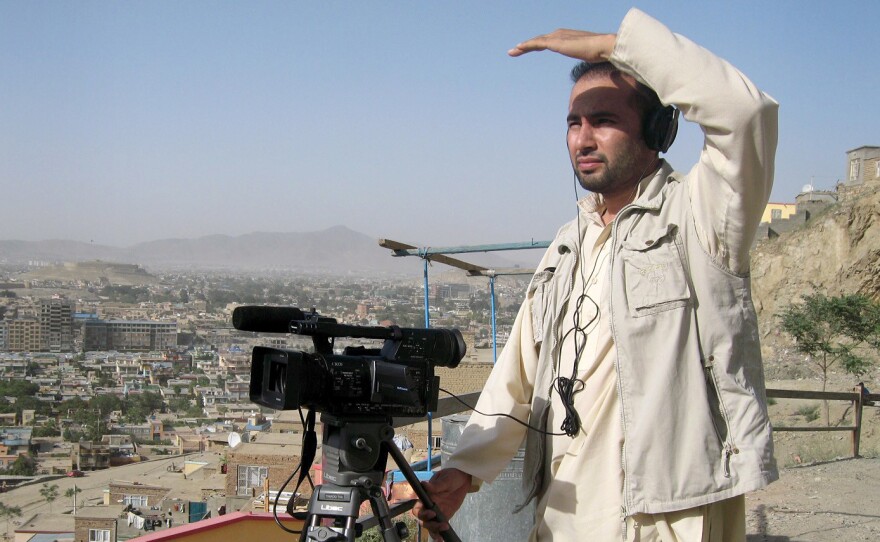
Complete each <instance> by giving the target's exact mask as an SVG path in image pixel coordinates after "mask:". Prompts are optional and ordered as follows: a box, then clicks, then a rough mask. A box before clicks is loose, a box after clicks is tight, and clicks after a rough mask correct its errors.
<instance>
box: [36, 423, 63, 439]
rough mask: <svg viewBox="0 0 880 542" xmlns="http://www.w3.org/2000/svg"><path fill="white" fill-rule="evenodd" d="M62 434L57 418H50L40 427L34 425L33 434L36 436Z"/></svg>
mask: <svg viewBox="0 0 880 542" xmlns="http://www.w3.org/2000/svg"><path fill="white" fill-rule="evenodd" d="M60 434H61V431H59V430H58V425H57V424H56V423H55V420H49V421H47V422H46V423H44V424H43V425H41V426H39V427H34V432H33V436H35V437H57V436H58V435H60Z"/></svg>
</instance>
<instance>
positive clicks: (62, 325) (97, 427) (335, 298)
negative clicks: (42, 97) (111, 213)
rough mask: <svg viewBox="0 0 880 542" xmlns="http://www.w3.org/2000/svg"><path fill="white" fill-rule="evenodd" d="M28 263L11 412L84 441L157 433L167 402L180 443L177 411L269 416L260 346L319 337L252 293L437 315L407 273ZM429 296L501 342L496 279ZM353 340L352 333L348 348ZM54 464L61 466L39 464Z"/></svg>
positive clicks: (412, 318) (445, 316) (479, 343)
mask: <svg viewBox="0 0 880 542" xmlns="http://www.w3.org/2000/svg"><path fill="white" fill-rule="evenodd" d="M104 265H107V264H104ZM16 276H17V275H16V274H15V273H13V272H11V271H9V270H7V271H6V272H5V273H4V274H3V275H0V380H2V383H0V386H2V387H3V388H4V391H3V393H2V397H0V416H2V418H3V419H4V420H5V422H7V425H16V424H23V425H26V426H31V427H33V436H47V437H54V436H60V437H62V438H63V439H64V441H66V442H69V443H72V444H76V445H78V444H79V443H80V442H82V441H89V442H94V443H99V442H100V441H101V438H102V437H103V436H104V435H110V434H128V435H131V436H133V437H134V438H133V439H132V440H133V443H134V444H137V443H140V442H144V441H146V442H152V441H153V438H152V437H153V433H152V431H151V427H150V419H151V418H154V417H155V416H154V415H155V414H159V415H160V416H159V417H164V418H165V420H166V421H165V426H166V431H165V432H164V435H165V438H164V439H163V440H165V441H167V443H169V444H170V443H171V440H172V437H173V436H174V431H173V430H168V428H170V427H173V426H174V424H175V423H181V424H185V425H186V426H188V427H192V428H194V429H195V431H196V432H197V433H198V432H199V431H205V432H207V431H212V432H213V431H214V428H213V427H211V425H212V424H214V423H218V422H219V423H223V424H229V423H232V424H235V423H236V422H238V423H240V424H244V423H246V422H247V420H248V419H249V418H252V417H253V416H255V415H260V414H261V413H260V412H259V410H260V409H259V408H257V407H255V405H254V404H253V403H251V402H250V400H249V397H248V386H249V381H250V368H251V367H250V366H251V358H250V351H251V347H252V346H253V345H263V346H273V347H279V348H288V349H295V350H303V351H308V350H311V348H312V345H311V339H310V338H308V337H300V336H296V335H291V334H281V335H279V334H269V335H267V334H263V335H262V336H260V335H259V334H255V333H251V332H243V331H238V330H235V329H234V328H233V327H232V324H231V313H232V310H233V309H234V308H235V307H236V306H238V305H242V304H254V305H280V306H295V307H300V308H302V309H304V310H311V309H312V308H315V309H316V310H317V312H318V313H320V314H321V315H322V316H328V317H332V318H335V319H337V320H338V321H339V322H340V323H346V324H352V325H363V326H389V325H399V326H402V327H424V321H425V309H424V303H425V293H424V290H423V288H422V286H421V285H420V284H417V283H416V282H413V281H406V280H393V279H386V280H369V279H340V278H327V277H323V278H322V277H318V276H313V277H291V278H282V277H267V278H258V277H253V276H237V275H232V274H230V275H224V274H219V273H205V272H198V273H195V272H193V273H180V272H176V273H171V274H160V275H157V276H156V277H155V281H154V282H152V283H148V284H144V285H139V286H137V285H115V284H112V283H110V282H109V280H108V279H106V278H104V279H103V280H102V281H97V282H90V281H86V280H81V279H77V280H73V281H71V282H62V281H59V280H57V279H52V280H39V279H29V280H21V279H20V278H15V277H16ZM523 289H524V283H523V282H522V280H517V279H513V280H508V281H503V282H499V283H498V285H497V287H496V294H495V295H496V305H497V306H496V318H497V323H496V325H497V336H498V337H499V341H500V342H501V343H502V344H503V341H504V338H505V337H506V335H507V333H508V331H509V327H510V325H511V323H512V320H513V317H514V315H515V311H516V309H517V306H518V303H519V300H521V296H522V295H523ZM428 297H429V307H430V318H431V325H432V326H433V327H454V328H457V329H459V330H461V331H462V334H463V336H464V337H465V338H466V342H467V344H468V348H469V349H471V350H475V349H478V348H488V347H489V346H490V342H491V337H492V323H491V316H492V315H491V307H490V294H489V290H488V287H487V286H486V283H485V281H482V282H481V283H473V284H468V283H466V282H464V281H462V282H458V283H437V284H433V285H432V286H431V287H430V289H429V292H428ZM362 341H363V340H361V342H362ZM352 342H357V341H355V340H354V339H352V340H346V338H340V339H338V340H337V345H336V346H337V349H340V348H343V347H344V346H347V345H348V344H349V343H352ZM472 353H473V352H472ZM86 407H87V408H86ZM162 415H165V416H162ZM24 422H26V423H24ZM38 457H39V456H38ZM18 458H19V454H18V453H16V450H15V449H8V450H6V453H5V454H3V455H2V456H0V462H2V466H3V467H4V468H7V469H10V468H11V467H12V465H13V464H14V463H15V461H16V460H18ZM39 463H40V462H39V461H38V465H39ZM75 467H76V465H75V464H71V465H68V468H67V469H66V470H70V469H74V468H75ZM41 471H43V472H45V471H47V467H39V466H36V469H35V472H41Z"/></svg>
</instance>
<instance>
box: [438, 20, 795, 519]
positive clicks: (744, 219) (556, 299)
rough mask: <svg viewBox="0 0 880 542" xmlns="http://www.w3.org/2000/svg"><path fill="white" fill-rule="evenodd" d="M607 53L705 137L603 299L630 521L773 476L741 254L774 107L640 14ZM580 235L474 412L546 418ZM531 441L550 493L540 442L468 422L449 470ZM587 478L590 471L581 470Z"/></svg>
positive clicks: (645, 216) (531, 469) (507, 427)
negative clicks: (608, 323)
mask: <svg viewBox="0 0 880 542" xmlns="http://www.w3.org/2000/svg"><path fill="white" fill-rule="evenodd" d="M611 61H612V62H613V63H614V64H615V65H617V66H618V67H619V68H621V69H622V70H623V71H626V72H627V73H630V74H632V75H633V76H635V77H636V78H637V79H639V80H640V81H642V82H643V83H645V84H647V85H648V86H650V87H652V88H653V89H655V90H656V91H657V93H658V95H659V96H660V99H661V100H662V101H663V102H664V103H667V104H674V105H676V106H677V107H679V109H680V110H681V112H682V114H683V116H684V117H685V118H686V119H688V120H690V121H693V122H696V123H698V124H699V125H700V126H701V127H702V129H703V132H704V134H705V145H704V149H703V152H702V153H701V156H700V160H699V162H698V163H697V164H696V165H695V166H694V167H693V169H692V170H691V171H690V172H689V173H687V174H685V175H679V174H674V173H673V172H672V169H671V168H670V167H669V166H668V165H666V164H664V166H663V167H662V168H661V169H660V170H659V171H658V172H657V173H656V174H655V175H654V176H653V178H652V179H651V180H650V182H649V183H647V186H646V187H645V190H644V191H643V192H642V194H641V195H640V196H639V198H638V199H637V200H636V201H635V202H634V203H633V204H631V205H630V206H628V207H626V208H625V209H623V210H622V211H621V212H620V213H618V215H617V218H616V220H615V224H614V226H613V233H612V238H611V239H610V240H609V241H608V242H610V243H612V247H611V254H612V263H611V266H610V276H609V277H608V278H607V280H608V281H609V284H610V288H608V289H607V290H608V291H609V293H608V295H609V296H610V306H611V314H610V320H611V326H612V333H613V336H614V342H615V345H616V347H617V358H618V362H617V367H616V369H617V376H618V393H619V398H620V403H621V410H622V411H621V419H622V423H623V432H624V440H625V444H624V449H623V450H622V451H621V466H622V469H623V472H624V503H625V506H624V507H625V510H624V515H632V514H635V513H640V512H641V513H660V512H667V511H672V510H680V509H684V508H690V507H693V506H698V505H702V504H706V503H711V502H716V501H719V500H722V499H725V498H728V497H731V496H735V495H739V494H742V493H744V492H747V491H750V490H754V489H757V488H760V487H762V486H764V485H766V484H767V483H769V482H771V481H773V480H774V479H776V478H777V476H778V475H777V472H776V466H775V463H774V460H773V455H772V438H771V429H770V423H769V419H768V416H767V408H766V399H765V392H764V379H763V368H762V364H761V357H760V348H759V343H758V335H757V322H756V317H755V311H754V307H753V305H752V301H751V294H750V292H751V289H750V285H749V278H748V267H749V259H748V252H749V248H750V245H751V242H752V239H753V238H754V235H755V231H756V229H757V226H758V223H759V221H760V216H761V213H762V212H763V209H764V206H765V204H766V202H767V199H768V196H769V193H770V187H771V185H772V179H773V166H774V154H775V148H776V121H777V107H778V106H777V104H776V102H774V101H773V100H772V99H771V98H770V97H768V96H766V95H765V94H763V93H761V92H760V91H759V90H758V89H757V88H755V87H754V85H753V84H752V83H751V82H750V81H749V80H748V79H746V78H745V76H743V75H742V74H741V73H740V72H738V71H737V70H736V69H735V68H733V67H732V66H731V65H729V64H728V63H727V62H725V61H723V60H721V59H719V58H717V57H716V56H714V55H712V54H711V53H709V52H708V51H706V50H705V49H702V48H700V47H698V46H697V45H695V44H693V43H692V42H690V41H688V40H687V39H686V38H683V37H681V36H678V35H676V34H673V33H671V32H670V31H669V30H668V29H666V28H665V27H664V26H663V25H661V24H660V23H659V22H657V21H655V20H654V19H652V18H650V17H648V16H647V15H645V14H644V13H642V12H640V11H638V10H631V11H630V13H629V14H627V16H626V18H625V19H624V21H623V23H622V24H621V27H620V30H619V32H618V36H617V42H616V46H615V49H614V52H613V55H612V57H611ZM578 251H579V237H578V234H577V232H576V225H575V224H574V223H570V224H567V225H566V226H563V228H562V229H561V230H560V232H559V234H558V235H557V238H556V239H555V240H554V242H553V244H552V245H551V246H550V248H549V249H548V250H547V252H546V254H545V256H544V259H543V260H542V263H541V264H540V266H539V268H538V269H539V271H538V272H537V273H536V275H535V277H534V279H533V281H532V284H531V285H530V287H529V292H528V295H527V298H526V301H525V302H524V304H523V307H522V309H521V310H520V313H519V315H518V317H517V319H516V321H515V323H514V327H513V331H512V333H511V337H510V339H509V341H508V343H507V346H506V347H505V349H504V351H503V352H502V354H501V356H500V358H499V361H498V364H497V366H496V369H495V370H494V371H493V373H492V375H491V376H490V379H489V381H488V382H487V385H486V388H485V390H484V393H483V396H482V397H481V399H480V403H479V404H478V405H477V409H478V410H481V411H483V412H506V413H509V414H511V415H513V416H516V417H518V418H519V419H529V422H530V423H531V424H532V425H533V426H538V427H543V426H544V424H545V421H546V409H547V405H548V401H547V393H548V390H549V386H550V382H551V381H552V379H553V378H554V377H555V376H556V375H554V374H553V366H554V360H555V356H556V355H557V354H558V348H559V343H558V340H557V339H558V338H559V337H560V336H561V332H562V330H560V329H559V328H558V326H557V323H558V322H560V321H561V315H562V314H563V313H564V311H565V307H566V304H567V303H568V296H569V292H570V284H571V280H572V273H573V270H574V263H575V262H576V261H577V256H578ZM524 436H526V437H527V453H526V466H525V469H526V472H525V474H524V482H525V483H526V485H527V489H528V490H529V491H530V495H531V496H534V495H535V494H536V492H537V491H538V490H539V489H540V488H541V486H542V476H543V473H542V472H541V471H542V466H543V461H542V454H543V448H544V444H545V442H544V437H543V436H541V435H540V434H538V433H536V432H533V431H529V432H526V430H525V429H524V428H522V427H521V426H519V425H517V424H515V423H514V422H512V421H510V420H507V419H505V418H498V417H483V416H479V415H474V416H473V417H472V418H471V422H470V423H469V425H468V427H467V428H466V429H465V431H464V433H463V435H462V437H461V440H460V442H459V445H458V447H457V450H456V452H455V454H453V456H452V458H451V459H450V460H449V461H448V462H447V464H446V466H447V467H455V468H459V469H461V470H463V471H465V472H469V473H471V474H472V475H474V476H475V477H476V478H478V479H480V480H492V479H494V478H495V476H497V474H498V473H499V472H500V471H501V470H502V469H503V468H504V466H505V465H506V464H507V462H508V461H509V459H510V457H512V455H513V453H514V452H515V450H516V449H517V448H518V447H519V446H520V444H521V442H522V439H523V437H524ZM584 480H585V481H588V480H589V474H588V473H585V478H584Z"/></svg>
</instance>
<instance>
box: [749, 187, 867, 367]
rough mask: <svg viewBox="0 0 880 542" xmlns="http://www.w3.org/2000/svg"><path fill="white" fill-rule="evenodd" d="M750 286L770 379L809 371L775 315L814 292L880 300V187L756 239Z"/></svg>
mask: <svg viewBox="0 0 880 542" xmlns="http://www.w3.org/2000/svg"><path fill="white" fill-rule="evenodd" d="M752 289H753V295H754V300H755V307H756V308H757V311H758V321H759V325H760V330H761V341H762V348H763V351H764V360H765V365H766V370H767V376H768V378H788V377H797V376H805V375H806V374H809V368H808V367H803V365H804V364H803V363H801V362H802V357H803V356H802V355H800V356H797V355H795V354H794V352H793V348H792V343H791V341H790V340H789V339H788V337H786V336H785V335H784V334H782V333H781V332H780V331H779V330H778V329H779V326H778V320H777V318H776V317H775V315H776V314H778V313H779V312H780V311H781V310H782V309H784V308H785V307H786V306H787V305H789V304H790V303H792V302H796V301H799V300H800V298H801V296H803V295H804V294H808V293H812V292H822V293H825V294H827V295H830V296H834V295H840V294H853V293H860V294H864V295H867V296H869V297H871V298H873V299H874V300H877V301H880V190H874V191H871V192H867V193H864V194H862V195H861V196H860V197H858V198H853V199H851V200H849V201H844V202H841V203H837V204H834V205H832V206H830V207H828V208H827V209H825V210H824V211H822V212H820V213H817V214H814V215H813V216H811V217H810V220H809V221H808V222H807V223H806V224H805V225H804V226H803V227H801V228H799V229H797V230H795V231H791V232H788V233H785V234H782V235H780V236H779V237H777V238H775V239H769V240H765V241H762V242H761V243H759V244H758V245H757V246H756V247H755V249H754V251H753V252H752Z"/></svg>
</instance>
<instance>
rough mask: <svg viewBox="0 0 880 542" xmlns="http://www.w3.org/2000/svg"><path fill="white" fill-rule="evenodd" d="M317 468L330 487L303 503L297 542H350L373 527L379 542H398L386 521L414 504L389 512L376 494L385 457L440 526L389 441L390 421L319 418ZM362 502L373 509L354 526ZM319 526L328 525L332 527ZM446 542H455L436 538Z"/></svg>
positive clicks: (401, 532) (448, 534)
mask: <svg viewBox="0 0 880 542" xmlns="http://www.w3.org/2000/svg"><path fill="white" fill-rule="evenodd" d="M321 421H322V422H323V424H324V436H323V452H322V465H323V474H324V478H325V479H330V480H331V481H332V483H328V484H322V485H320V486H317V487H315V490H314V492H313V494H312V498H311V499H310V501H309V509H308V514H307V516H306V522H305V525H304V526H303V531H302V534H301V536H300V541H301V542H331V541H347V542H353V541H354V539H355V537H356V536H357V535H358V534H360V532H361V531H362V529H364V528H366V527H372V526H374V525H379V527H380V530H381V532H382V537H383V540H385V542H401V539H402V538H405V537H406V530H405V527H404V524H403V523H398V524H396V525H395V524H392V523H391V517H392V516H396V515H398V514H400V513H403V512H405V511H407V510H409V509H410V508H412V506H413V504H415V500H410V501H406V502H402V503H398V504H397V505H395V506H394V507H393V513H392V509H391V508H389V506H388V501H387V500H386V498H385V495H384V494H383V493H382V490H381V483H382V479H383V477H384V475H385V465H386V463H387V456H388V455H389V454H390V455H391V457H392V459H394V462H395V463H396V464H397V466H398V468H399V469H400V471H401V472H402V473H403V476H404V478H405V479H406V481H407V482H409V484H410V486H411V487H412V488H413V491H414V492H415V493H416V496H417V497H418V498H419V500H420V501H421V502H422V504H423V505H424V506H425V508H427V509H429V510H433V511H434V512H435V513H436V514H437V517H438V519H440V520H441V521H442V517H443V516H442V513H441V512H440V509H439V508H438V507H437V505H436V504H435V503H434V502H433V501H432V500H431V498H430V496H429V495H428V493H427V492H426V491H425V488H424V487H422V484H421V482H420V481H419V479H418V478H417V477H416V474H415V472H413V470H412V467H410V465H409V463H407V461H406V458H405V457H404V456H403V453H402V452H401V451H400V448H398V447H397V445H396V444H395V443H394V441H393V440H392V439H393V437H394V429H393V427H392V425H391V420H390V419H385V420H376V419H375V418H373V419H367V420H364V419H358V418H354V419H345V418H337V417H336V416H333V415H329V414H327V413H324V414H322V415H321ZM364 500H369V502H370V505H371V507H372V509H373V514H374V516H373V517H372V518H364V519H363V520H359V519H357V518H358V513H359V510H360V506H361V504H362V503H363V501H364ZM324 520H332V526H330V525H325V523H326V522H325V521H324ZM440 535H441V537H442V538H443V540H445V541H446V542H461V540H460V539H459V538H458V535H457V534H456V533H455V531H454V530H453V529H452V528H450V529H449V530H447V531H442V532H441V533H440Z"/></svg>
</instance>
